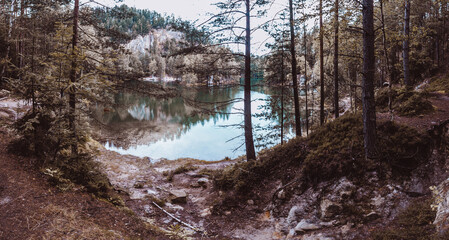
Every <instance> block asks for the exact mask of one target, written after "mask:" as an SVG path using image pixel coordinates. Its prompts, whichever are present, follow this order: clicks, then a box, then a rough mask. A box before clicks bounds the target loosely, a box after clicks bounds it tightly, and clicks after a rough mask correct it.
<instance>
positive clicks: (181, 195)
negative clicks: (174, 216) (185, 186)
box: [170, 190, 187, 203]
mask: <svg viewBox="0 0 449 240" xmlns="http://www.w3.org/2000/svg"><path fill="white" fill-rule="evenodd" d="M170 199H171V202H172V203H187V193H186V192H185V191H183V190H171V191H170Z"/></svg>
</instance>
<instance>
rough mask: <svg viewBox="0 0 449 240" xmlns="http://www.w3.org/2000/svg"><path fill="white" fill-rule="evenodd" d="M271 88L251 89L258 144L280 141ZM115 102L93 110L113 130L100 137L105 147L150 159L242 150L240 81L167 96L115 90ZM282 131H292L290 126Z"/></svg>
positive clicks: (212, 157)
mask: <svg viewBox="0 0 449 240" xmlns="http://www.w3.org/2000/svg"><path fill="white" fill-rule="evenodd" d="M180 89H181V88H180ZM274 92H275V91H273V90H270V89H267V88H261V87H260V88H255V89H253V91H252V92H251V96H252V104H251V106H252V112H253V115H254V116H253V118H252V121H253V127H254V138H255V139H256V142H255V144H256V145H259V147H258V150H261V149H262V148H263V147H266V146H272V145H274V144H278V143H280V137H279V136H278V135H279V134H280V130H279V119H278V117H277V116H278V115H279V111H277V112H276V111H275V110H273V107H270V106H267V102H269V100H270V97H272V96H273V93H274ZM115 102H116V105H115V106H116V107H113V108H111V109H109V108H108V109H106V108H104V107H102V106H98V107H97V110H96V111H95V114H94V115H95V117H96V118H97V120H99V121H100V122H101V123H102V124H103V125H105V126H106V127H105V129H106V132H108V134H106V135H108V136H113V137H110V138H106V139H108V140H107V141H106V143H105V147H106V148H107V149H108V150H112V151H116V152H119V153H121V154H131V155H135V156H139V157H149V158H150V159H152V160H157V159H161V158H164V159H170V160H173V159H178V158H196V159H201V160H207V161H215V160H222V159H224V158H226V157H229V158H236V157H238V156H241V155H244V154H245V148H244V137H243V128H242V126H243V114H241V113H242V112H243V88H242V87H239V86H237V87H235V86H234V87H202V88H186V89H182V94H181V95H180V96H178V97H173V98H167V99H155V98H151V97H147V96H139V95H136V94H131V93H120V94H117V96H116V97H115ZM264 106H265V107H264ZM267 112H270V114H268V115H267V114H264V113H267ZM287 125H288V124H287ZM286 132H287V133H288V134H287V138H288V137H291V136H292V135H291V128H290V127H287V129H286Z"/></svg>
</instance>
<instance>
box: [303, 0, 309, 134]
mask: <svg viewBox="0 0 449 240" xmlns="http://www.w3.org/2000/svg"><path fill="white" fill-rule="evenodd" d="M304 9H305V6H304ZM305 16H306V15H305V13H304V88H305V90H306V134H307V135H309V106H308V105H309V103H308V100H309V99H308V96H307V95H308V93H309V86H308V78H307V28H306V19H305Z"/></svg>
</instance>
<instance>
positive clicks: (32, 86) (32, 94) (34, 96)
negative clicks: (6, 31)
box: [31, 22, 36, 113]
mask: <svg viewBox="0 0 449 240" xmlns="http://www.w3.org/2000/svg"><path fill="white" fill-rule="evenodd" d="M33 29H34V30H35V29H36V22H34V23H33ZM32 34H33V40H32V52H31V72H32V73H34V54H35V52H36V36H35V35H34V34H35V33H34V32H33V33H32ZM35 79H36V78H35V76H34V74H33V76H32V77H31V100H32V106H33V113H35V111H36V93H35V89H34V88H35V85H36V83H35Z"/></svg>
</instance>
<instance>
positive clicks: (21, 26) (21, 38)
mask: <svg viewBox="0 0 449 240" xmlns="http://www.w3.org/2000/svg"><path fill="white" fill-rule="evenodd" d="M24 2H25V1H24V0H20V28H24V27H25V26H24V21H25V17H24V16H23V15H24V14H25V6H24ZM23 32H24V31H23V30H22V29H20V34H19V68H20V69H21V68H22V67H23V49H24V44H23Z"/></svg>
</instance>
